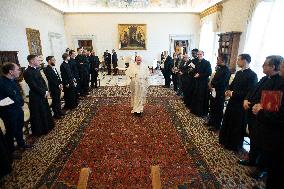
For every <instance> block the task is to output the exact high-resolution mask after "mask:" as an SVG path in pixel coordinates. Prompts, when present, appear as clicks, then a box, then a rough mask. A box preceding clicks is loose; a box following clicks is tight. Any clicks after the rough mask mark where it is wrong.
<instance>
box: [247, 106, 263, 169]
mask: <svg viewBox="0 0 284 189" xmlns="http://www.w3.org/2000/svg"><path fill="white" fill-rule="evenodd" d="M247 120H248V129H249V137H250V151H249V161H250V162H251V163H252V164H255V165H256V166H257V168H258V169H259V170H261V171H264V170H266V167H267V166H266V162H267V160H266V157H265V156H264V154H263V150H262V148H261V136H260V132H261V131H260V125H259V124H258V122H257V119H256V117H255V115H253V114H252V112H251V111H250V110H249V111H248V112H247Z"/></svg>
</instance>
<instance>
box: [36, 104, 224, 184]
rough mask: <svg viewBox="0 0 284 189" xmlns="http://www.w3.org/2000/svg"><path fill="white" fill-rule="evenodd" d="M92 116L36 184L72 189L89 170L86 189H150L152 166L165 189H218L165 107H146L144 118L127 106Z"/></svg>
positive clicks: (103, 108)
mask: <svg viewBox="0 0 284 189" xmlns="http://www.w3.org/2000/svg"><path fill="white" fill-rule="evenodd" d="M108 103H109V101H108ZM94 111H95V113H94V114H95V115H94V117H93V118H92V119H91V121H90V122H89V123H88V125H87V126H86V128H85V129H82V131H81V135H80V134H78V133H77V134H76V135H75V136H73V139H72V141H71V142H70V143H69V145H68V146H67V147H66V151H63V152H62V153H61V154H60V155H59V156H58V158H57V160H56V161H55V163H54V164H53V166H51V167H50V168H49V172H47V174H46V175H49V177H44V178H43V179H42V182H40V183H39V184H43V183H45V184H46V185H47V186H48V187H51V188H75V186H76V184H77V182H78V179H79V172H80V170H81V168H83V167H88V168H90V169H91V174H90V176H89V180H88V188H100V189H101V188H117V189H120V188H121V189H125V188H151V187H152V186H151V183H152V181H151V176H150V174H151V166H153V165H159V166H160V170H161V182H162V186H163V188H176V187H178V186H179V187H185V188H191V189H195V188H196V189H197V188H212V189H213V188H219V184H218V182H217V181H216V179H215V178H214V177H213V176H212V175H211V174H210V171H209V170H207V169H206V166H205V164H204V163H203V162H202V160H201V159H195V158H196V157H194V156H191V155H190V154H189V153H188V152H187V149H186V147H185V145H184V144H183V142H184V141H183V140H184V139H182V136H181V135H180V134H181V133H179V131H178V130H177V129H176V127H175V126H174V124H173V120H172V119H171V116H170V112H168V111H167V108H166V107H165V106H163V103H151V104H148V105H146V107H145V112H144V116H143V117H135V116H133V115H132V114H131V113H130V111H131V108H130V107H129V102H125V103H112V104H108V105H104V103H102V105H101V106H98V108H97V109H96V110H94Z"/></svg>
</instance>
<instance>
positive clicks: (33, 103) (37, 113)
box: [24, 55, 54, 136]
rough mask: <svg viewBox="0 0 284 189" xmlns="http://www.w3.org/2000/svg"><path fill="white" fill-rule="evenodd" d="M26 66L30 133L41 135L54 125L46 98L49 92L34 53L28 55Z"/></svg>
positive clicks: (25, 75) (25, 77)
mask: <svg viewBox="0 0 284 189" xmlns="http://www.w3.org/2000/svg"><path fill="white" fill-rule="evenodd" d="M27 60H28V62H29V66H28V68H27V69H26V70H25V71H24V79H25V81H26V83H27V84H28V86H29V88H30V91H29V109H30V122H31V129H32V134H33V135H34V136H41V135H44V134H47V133H48V132H49V131H50V130H51V129H52V128H53V127H54V120H53V118H52V114H51V110H50V108H49V104H48V101H47V98H48V96H49V92H48V89H47V86H46V83H45V81H44V79H43V78H42V76H41V73H40V70H39V67H40V61H39V59H38V56H36V55H28V57H27Z"/></svg>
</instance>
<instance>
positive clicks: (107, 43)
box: [64, 13, 200, 64]
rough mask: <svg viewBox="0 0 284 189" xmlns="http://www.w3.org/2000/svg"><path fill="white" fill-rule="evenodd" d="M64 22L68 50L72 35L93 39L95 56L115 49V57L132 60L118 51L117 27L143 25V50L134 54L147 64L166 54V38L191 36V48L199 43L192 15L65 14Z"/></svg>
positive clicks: (196, 22)
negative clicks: (145, 42) (144, 47)
mask: <svg viewBox="0 0 284 189" xmlns="http://www.w3.org/2000/svg"><path fill="white" fill-rule="evenodd" d="M64 20H65V31H66V38H67V44H68V46H69V47H71V48H75V45H74V42H73V39H74V36H76V35H85V36H92V35H93V38H94V40H95V42H94V45H95V46H94V49H95V50H96V51H97V54H98V55H99V56H101V55H102V54H103V52H104V51H105V50H106V49H108V50H109V51H110V50H112V49H116V51H117V54H118V56H133V55H134V52H135V50H131V51H130V50H118V24H147V50H139V51H137V52H138V54H140V55H142V56H143V59H144V62H146V63H148V64H150V63H151V62H152V60H153V59H154V58H157V59H160V54H161V52H162V51H164V50H169V46H170V42H169V35H170V34H178V35H190V34H193V35H194V39H193V43H194V44H193V47H197V46H198V42H199V29H200V18H199V15H196V14H176V13H175V14H166V13H163V14H158V13H137V14H133V13H131V14H126V13H125V14H124V13H120V14H118V13H117V14H66V15H64Z"/></svg>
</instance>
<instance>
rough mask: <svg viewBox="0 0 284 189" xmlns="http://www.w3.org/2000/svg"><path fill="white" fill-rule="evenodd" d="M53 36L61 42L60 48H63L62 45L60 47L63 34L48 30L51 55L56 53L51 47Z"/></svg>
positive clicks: (52, 45)
mask: <svg viewBox="0 0 284 189" xmlns="http://www.w3.org/2000/svg"><path fill="white" fill-rule="evenodd" d="M53 38H55V39H58V40H60V44H61V46H60V48H61V50H63V47H62V44H63V40H62V39H63V35H62V34H59V33H55V32H48V40H49V45H50V53H51V54H50V55H52V56H54V55H55V54H56V52H55V49H54V48H53V47H54V44H53V41H52V39H53ZM57 53H58V52H57ZM60 53H61V52H60Z"/></svg>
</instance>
